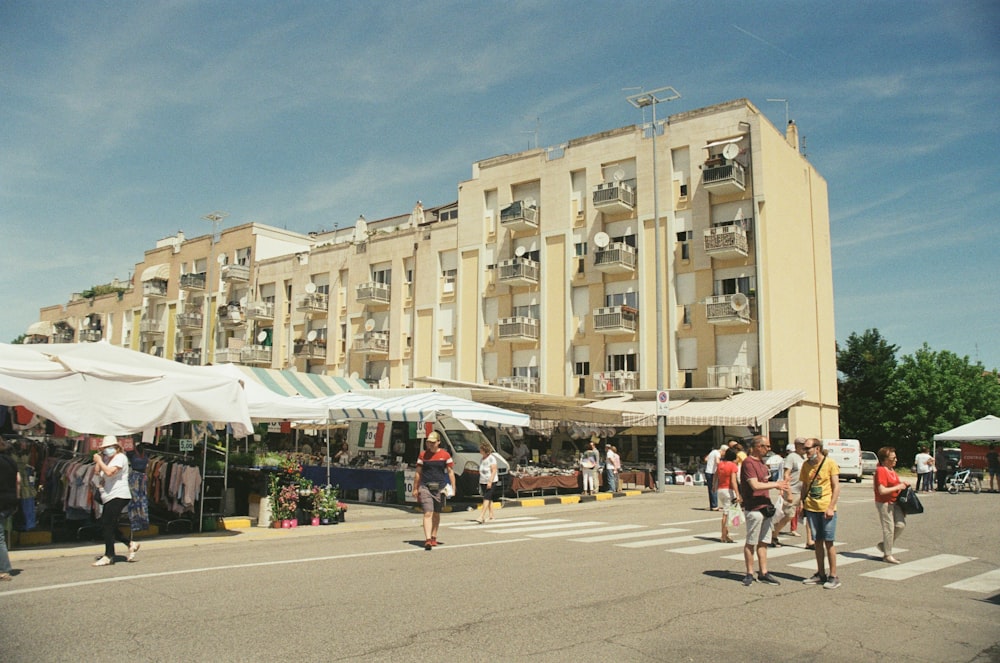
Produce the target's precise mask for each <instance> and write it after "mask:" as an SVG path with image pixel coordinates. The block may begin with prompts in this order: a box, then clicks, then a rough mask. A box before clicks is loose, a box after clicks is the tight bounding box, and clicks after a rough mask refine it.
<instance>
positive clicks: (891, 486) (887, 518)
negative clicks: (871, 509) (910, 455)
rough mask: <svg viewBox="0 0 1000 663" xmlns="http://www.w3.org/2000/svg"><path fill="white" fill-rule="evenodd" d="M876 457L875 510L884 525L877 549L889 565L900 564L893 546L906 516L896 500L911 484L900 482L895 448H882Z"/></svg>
mask: <svg viewBox="0 0 1000 663" xmlns="http://www.w3.org/2000/svg"><path fill="white" fill-rule="evenodd" d="M875 455H876V456H878V467H877V468H875V481H874V484H875V509H876V510H877V511H878V518H879V522H880V523H881V524H882V541H881V542H879V543H878V544H877V545H876V547H877V548H878V549H879V550H880V551H881V552H882V555H883V557H882V559H883V560H884V561H886V562H888V563H889V564H899V560H898V559H896V558H895V557H893V556H892V545H893V544H894V543H895V542H896V539H898V538H899V536H900V535H901V534H902V533H903V528H904V527H906V514H905V513H903V508H902V507H901V506H899V505H898V504H896V498H897V497H899V491H901V490H903V489H904V488H906V487H907V486H909V485H910V484H908V483H907V482H905V481H900V480H899V476H898V475H897V474H896V470H895V467H896V449H895V448H894V447H882V448H881V449H879V450H878V452H877V453H876V454H875Z"/></svg>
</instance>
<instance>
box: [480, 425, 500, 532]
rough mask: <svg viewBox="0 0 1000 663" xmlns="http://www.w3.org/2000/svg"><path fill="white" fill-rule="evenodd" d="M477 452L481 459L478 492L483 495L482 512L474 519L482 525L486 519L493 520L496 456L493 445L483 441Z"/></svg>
mask: <svg viewBox="0 0 1000 663" xmlns="http://www.w3.org/2000/svg"><path fill="white" fill-rule="evenodd" d="M479 453H481V454H482V455H483V459H482V460H481V461H479V494H480V495H482V496H483V512H482V513H481V514H480V515H479V518H477V519H476V522H477V523H479V524H480V525H482V524H483V523H484V522H486V521H487V520H493V502H494V501H495V500H496V499H497V486H498V485H499V484H498V480H499V476H498V475H497V457H496V456H495V455H493V445H492V444H490V443H489V442H483V443H482V444H480V445H479Z"/></svg>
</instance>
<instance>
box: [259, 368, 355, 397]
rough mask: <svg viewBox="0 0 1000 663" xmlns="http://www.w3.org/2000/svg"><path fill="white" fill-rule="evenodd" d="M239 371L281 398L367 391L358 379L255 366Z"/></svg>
mask: <svg viewBox="0 0 1000 663" xmlns="http://www.w3.org/2000/svg"><path fill="white" fill-rule="evenodd" d="M240 370H241V371H243V372H244V373H246V374H247V375H249V376H250V377H251V378H253V379H254V380H256V381H257V382H259V383H261V384H262V385H264V386H265V387H267V388H268V389H270V390H271V391H273V392H275V393H278V394H281V395H282V396H303V397H305V398H323V397H325V396H335V395H337V394H344V393H347V392H349V391H367V390H368V383H367V382H365V381H364V380H360V379H358V378H340V377H335V376H332V375H319V374H318V373H300V372H299V371H290V370H281V369H277V368H260V367H257V366H240Z"/></svg>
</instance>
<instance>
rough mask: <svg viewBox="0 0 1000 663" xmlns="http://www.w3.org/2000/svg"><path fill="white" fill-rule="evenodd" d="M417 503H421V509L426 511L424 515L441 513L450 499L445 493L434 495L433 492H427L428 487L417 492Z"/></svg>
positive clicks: (422, 487)
mask: <svg viewBox="0 0 1000 663" xmlns="http://www.w3.org/2000/svg"><path fill="white" fill-rule="evenodd" d="M417 501H418V502H420V508H422V509H423V510H424V513H430V512H432V511H433V512H434V513H441V510H442V509H444V503H445V502H446V501H448V497H447V496H446V495H445V494H444V491H441V492H439V493H437V495H434V494H432V493H431V491H429V490H427V486H420V489H419V490H418V491H417Z"/></svg>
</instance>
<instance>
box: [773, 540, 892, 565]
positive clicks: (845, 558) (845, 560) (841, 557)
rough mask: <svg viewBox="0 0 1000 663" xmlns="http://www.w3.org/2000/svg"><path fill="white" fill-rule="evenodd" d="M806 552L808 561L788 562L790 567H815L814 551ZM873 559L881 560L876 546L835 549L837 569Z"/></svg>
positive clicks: (838, 544) (840, 544)
mask: <svg viewBox="0 0 1000 663" xmlns="http://www.w3.org/2000/svg"><path fill="white" fill-rule="evenodd" d="M836 545H837V546H838V547H839V546H842V545H846V544H844V543H841V542H839V541H838V542H837V544H836ZM806 552H808V553H809V554H810V559H809V561H807V562H797V563H795V564H789V566H792V567H794V568H796V569H815V568H816V557H815V554H816V553H814V552H813V551H812V550H808V551H806ZM905 552H906V548H894V549H893V553H895V554H899V553H905ZM873 561H875V562H881V561H882V553H881V552H879V550H878V548H875V547H874V546H873V547H871V548H862V549H861V550H851V551H844V552H841V551H839V550H838V551H837V568H838V569H839V568H840V567H842V566H849V565H851V564H854V563H856V562H873Z"/></svg>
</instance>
